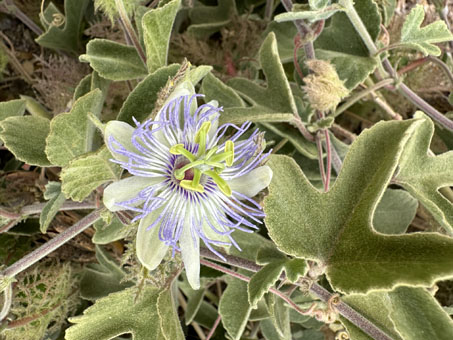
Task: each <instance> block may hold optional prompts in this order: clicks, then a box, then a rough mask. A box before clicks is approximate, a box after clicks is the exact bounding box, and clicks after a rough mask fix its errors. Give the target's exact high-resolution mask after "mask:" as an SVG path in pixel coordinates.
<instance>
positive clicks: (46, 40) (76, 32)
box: [36, 0, 90, 54]
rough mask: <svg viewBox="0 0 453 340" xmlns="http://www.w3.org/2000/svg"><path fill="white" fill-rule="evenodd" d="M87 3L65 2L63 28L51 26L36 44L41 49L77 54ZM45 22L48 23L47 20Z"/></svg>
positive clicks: (87, 1)
mask: <svg viewBox="0 0 453 340" xmlns="http://www.w3.org/2000/svg"><path fill="white" fill-rule="evenodd" d="M89 2H90V1H89V0H78V1H71V0H65V2H64V10H65V18H64V24H63V25H64V26H63V28H60V27H57V26H55V25H52V24H51V25H50V26H49V27H48V29H47V31H46V32H45V33H43V34H41V35H40V36H39V37H38V38H37V39H36V42H37V43H38V44H40V45H41V46H43V47H48V48H52V49H57V50H64V51H68V52H71V53H75V54H77V53H78V52H79V51H80V49H81V48H82V43H81V41H80V37H81V35H82V20H83V16H84V14H85V11H86V9H87V7H88V4H89ZM51 5H53V4H51ZM49 7H50V5H49ZM52 19H53V18H50V21H52ZM47 21H49V18H48V19H47Z"/></svg>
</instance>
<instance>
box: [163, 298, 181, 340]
mask: <svg viewBox="0 0 453 340" xmlns="http://www.w3.org/2000/svg"><path fill="white" fill-rule="evenodd" d="M157 312H158V314H159V320H160V328H161V330H162V335H163V339H165V340H184V339H185V337H184V333H183V331H182V329H181V324H180V323H179V318H178V312H177V311H176V307H175V303H174V302H173V298H172V294H171V289H165V290H163V291H162V292H160V294H159V297H158V298H157Z"/></svg>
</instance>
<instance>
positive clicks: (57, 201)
mask: <svg viewBox="0 0 453 340" xmlns="http://www.w3.org/2000/svg"><path fill="white" fill-rule="evenodd" d="M44 198H45V199H46V200H48V202H47V204H46V205H45V207H44V208H43V209H42V212H41V215H40V216H39V224H40V230H41V232H42V233H43V234H45V233H46V232H47V228H48V227H49V224H50V222H52V220H53V218H54V217H55V215H56V214H57V212H58V210H59V209H60V207H61V206H62V205H63V203H64V201H65V200H66V198H65V197H64V194H63V193H62V192H61V183H60V182H49V183H48V184H47V185H46V191H45V192H44Z"/></svg>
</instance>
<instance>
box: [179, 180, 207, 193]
mask: <svg viewBox="0 0 453 340" xmlns="http://www.w3.org/2000/svg"><path fill="white" fill-rule="evenodd" d="M179 185H180V186H182V187H183V188H184V189H187V190H192V191H197V192H204V187H203V186H202V185H201V184H197V185H195V184H194V183H193V181H189V180H187V179H185V180H183V181H181V182H179Z"/></svg>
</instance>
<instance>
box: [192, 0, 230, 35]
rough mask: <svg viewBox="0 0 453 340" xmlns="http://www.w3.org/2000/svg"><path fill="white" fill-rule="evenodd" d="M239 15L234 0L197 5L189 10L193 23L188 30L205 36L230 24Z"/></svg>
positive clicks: (221, 0) (219, 0)
mask: <svg viewBox="0 0 453 340" xmlns="http://www.w3.org/2000/svg"><path fill="white" fill-rule="evenodd" d="M234 15H237V10H236V3H235V1H234V0H218V5H217V6H205V5H201V4H198V5H195V7H194V8H192V9H191V10H190V11H189V18H190V22H191V25H190V26H189V28H188V29H187V31H188V32H189V33H191V34H193V35H195V36H196V37H198V38H203V37H206V36H208V35H211V34H212V33H215V32H217V31H219V30H220V28H222V27H224V26H226V25H228V24H229V23H230V22H231V18H232V17H233V16H234Z"/></svg>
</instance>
